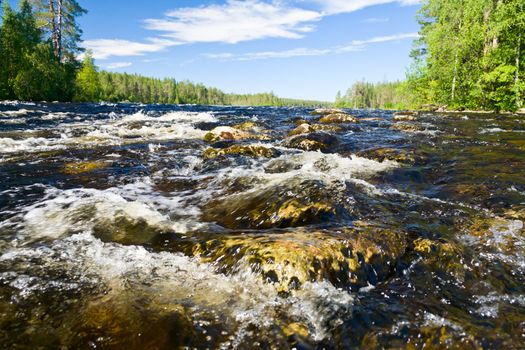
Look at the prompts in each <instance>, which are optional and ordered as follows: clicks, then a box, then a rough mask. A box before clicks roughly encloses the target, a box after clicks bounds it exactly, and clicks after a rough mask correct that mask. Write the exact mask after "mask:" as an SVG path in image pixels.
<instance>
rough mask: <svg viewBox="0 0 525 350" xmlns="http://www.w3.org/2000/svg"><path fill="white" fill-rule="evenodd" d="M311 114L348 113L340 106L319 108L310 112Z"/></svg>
mask: <svg viewBox="0 0 525 350" xmlns="http://www.w3.org/2000/svg"><path fill="white" fill-rule="evenodd" d="M310 114H311V115H329V114H346V112H345V111H343V110H342V109H339V108H317V109H315V110H313V111H312V112H310Z"/></svg>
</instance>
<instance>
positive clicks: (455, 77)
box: [452, 50, 459, 102]
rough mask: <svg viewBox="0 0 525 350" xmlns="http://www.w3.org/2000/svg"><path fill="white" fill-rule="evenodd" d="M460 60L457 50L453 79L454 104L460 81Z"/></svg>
mask: <svg viewBox="0 0 525 350" xmlns="http://www.w3.org/2000/svg"><path fill="white" fill-rule="evenodd" d="M458 60H459V52H458V51H457V50H456V57H455V58H454V76H453V77H452V102H454V100H455V99H456V83H457V80H458V63H459V62H458Z"/></svg>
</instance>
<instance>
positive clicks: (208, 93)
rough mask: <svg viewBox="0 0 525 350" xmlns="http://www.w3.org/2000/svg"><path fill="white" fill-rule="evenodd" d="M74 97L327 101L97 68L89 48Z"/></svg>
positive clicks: (277, 102) (157, 100) (287, 102)
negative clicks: (238, 91)
mask: <svg viewBox="0 0 525 350" xmlns="http://www.w3.org/2000/svg"><path fill="white" fill-rule="evenodd" d="M77 86H78V93H77V95H76V100H77V101H84V102H86V101H92V102H93V101H94V102H96V101H110V102H122V101H129V102H140V103H166V104H207V105H240V106H242V105H256V106H285V105H295V106H321V105H328V103H326V102H317V101H303V100H293V99H283V98H279V97H277V96H276V95H274V94H273V93H260V94H244V95H239V94H227V93H224V92H223V91H221V90H219V89H217V88H212V87H207V86H205V85H203V84H197V83H192V82H190V81H186V80H184V81H176V80H175V79H167V78H165V79H157V78H148V77H144V76H141V75H137V74H127V73H114V72H106V71H99V70H98V68H97V67H96V65H95V63H94V61H93V58H92V57H91V54H90V52H89V51H88V52H87V53H86V55H85V57H84V60H83V62H82V65H81V68H80V70H79V72H78V75H77Z"/></svg>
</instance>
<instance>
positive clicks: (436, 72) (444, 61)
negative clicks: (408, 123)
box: [408, 0, 525, 110]
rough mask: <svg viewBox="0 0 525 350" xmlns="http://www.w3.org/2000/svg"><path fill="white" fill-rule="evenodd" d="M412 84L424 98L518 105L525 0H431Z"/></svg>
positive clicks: (524, 58)
mask: <svg viewBox="0 0 525 350" xmlns="http://www.w3.org/2000/svg"><path fill="white" fill-rule="evenodd" d="M418 20H419V23H420V25H421V31H420V34H421V38H420V39H419V40H418V41H417V42H416V44H417V47H416V49H415V50H414V51H413V53H412V55H413V57H414V60H415V61H414V67H413V68H412V70H411V72H410V74H409V77H408V78H409V79H408V82H409V85H410V88H411V90H412V91H414V93H415V94H416V96H417V98H418V100H419V102H420V103H438V104H443V105H448V106H449V107H452V108H470V109H480V108H483V109H489V110H516V109H519V108H521V107H522V106H523V100H524V97H525V96H524V92H525V84H524V80H523V75H524V70H525V65H524V64H525V47H524V46H525V38H524V35H525V1H523V0H426V1H424V2H423V6H422V8H421V10H420V12H419V16H418Z"/></svg>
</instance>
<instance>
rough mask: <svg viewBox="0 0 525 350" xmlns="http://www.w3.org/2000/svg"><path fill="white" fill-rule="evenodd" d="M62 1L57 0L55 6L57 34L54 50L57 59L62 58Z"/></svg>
mask: <svg viewBox="0 0 525 350" xmlns="http://www.w3.org/2000/svg"><path fill="white" fill-rule="evenodd" d="M62 1H63V0H58V3H57V7H58V15H57V31H56V32H57V34H56V39H57V49H56V52H57V57H58V58H59V59H62V22H63V13H62V10H63V4H62Z"/></svg>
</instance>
